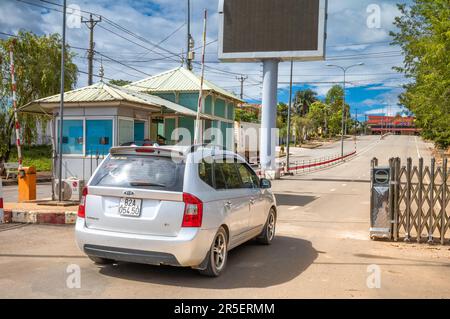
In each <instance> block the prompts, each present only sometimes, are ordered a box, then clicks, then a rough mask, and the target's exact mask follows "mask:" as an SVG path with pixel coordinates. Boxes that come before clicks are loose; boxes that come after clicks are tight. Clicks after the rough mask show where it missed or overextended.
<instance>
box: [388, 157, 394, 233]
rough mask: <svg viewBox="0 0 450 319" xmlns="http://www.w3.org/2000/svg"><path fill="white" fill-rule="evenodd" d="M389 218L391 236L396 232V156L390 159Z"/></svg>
mask: <svg viewBox="0 0 450 319" xmlns="http://www.w3.org/2000/svg"><path fill="white" fill-rule="evenodd" d="M389 175H390V176H389V218H390V220H391V238H389V239H392V236H393V232H394V206H395V204H394V202H395V197H394V185H395V183H396V180H395V159H394V158H390V159H389Z"/></svg>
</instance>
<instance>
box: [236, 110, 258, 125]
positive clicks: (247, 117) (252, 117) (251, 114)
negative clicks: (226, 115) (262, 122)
mask: <svg viewBox="0 0 450 319" xmlns="http://www.w3.org/2000/svg"><path fill="white" fill-rule="evenodd" d="M234 114H235V117H234V120H235V121H236V122H249V123H258V122H259V119H258V114H256V112H255V111H253V110H251V109H245V108H238V107H237V108H235V111H234Z"/></svg>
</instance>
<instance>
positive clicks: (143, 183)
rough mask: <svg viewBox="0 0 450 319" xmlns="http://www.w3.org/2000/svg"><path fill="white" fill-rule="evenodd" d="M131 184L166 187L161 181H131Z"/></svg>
mask: <svg viewBox="0 0 450 319" xmlns="http://www.w3.org/2000/svg"><path fill="white" fill-rule="evenodd" d="M130 185H131V186H157V187H166V185H165V184H160V183H151V182H130Z"/></svg>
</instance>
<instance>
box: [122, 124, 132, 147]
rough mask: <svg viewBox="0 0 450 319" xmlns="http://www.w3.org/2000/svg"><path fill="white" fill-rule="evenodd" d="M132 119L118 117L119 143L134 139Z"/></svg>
mask: <svg viewBox="0 0 450 319" xmlns="http://www.w3.org/2000/svg"><path fill="white" fill-rule="evenodd" d="M133 125H134V121H133V120H125V119H119V145H122V144H124V143H129V142H133V141H134V136H133V130H134V128H133Z"/></svg>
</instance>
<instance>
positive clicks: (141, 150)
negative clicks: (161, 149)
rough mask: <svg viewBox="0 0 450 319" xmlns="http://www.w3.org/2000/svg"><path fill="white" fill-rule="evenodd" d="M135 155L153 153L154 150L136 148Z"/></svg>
mask: <svg viewBox="0 0 450 319" xmlns="http://www.w3.org/2000/svg"><path fill="white" fill-rule="evenodd" d="M136 153H155V149H154V148H150V147H146V148H137V149H136Z"/></svg>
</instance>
